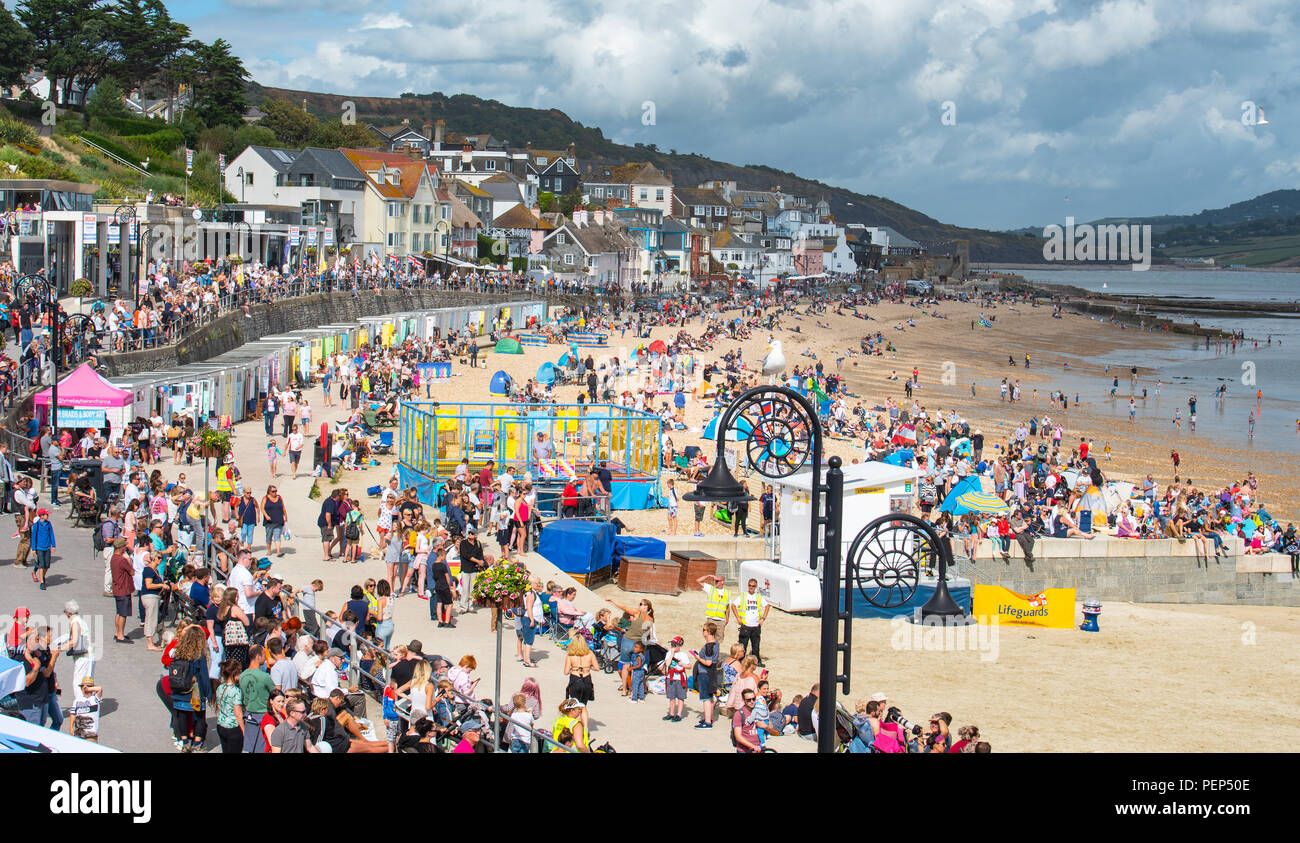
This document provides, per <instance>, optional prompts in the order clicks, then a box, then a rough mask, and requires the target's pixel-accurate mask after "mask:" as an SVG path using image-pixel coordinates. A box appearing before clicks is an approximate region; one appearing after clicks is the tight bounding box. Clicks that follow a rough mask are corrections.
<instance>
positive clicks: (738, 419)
mask: <svg viewBox="0 0 1300 843" xmlns="http://www.w3.org/2000/svg"><path fill="white" fill-rule="evenodd" d="M721 418H722V414H721V413H719V414H718V415H716V416H714V417H713V418H711V419H709V423H708V424H706V425H704V438H705V439H715V438H717V431H718V420H719V419H721ZM753 430H754V426H753V425H752V424H750V423H749V420H748V419H746V418H745V417H744V416H735V417H734V418H732V420H731V431H730V432H729V433H728V434H727V437H728V438H729V439H733V440H735V439H748V438H749V434H750V433H752V432H753Z"/></svg>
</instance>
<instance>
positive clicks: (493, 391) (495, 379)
mask: <svg viewBox="0 0 1300 843" xmlns="http://www.w3.org/2000/svg"><path fill="white" fill-rule="evenodd" d="M510 383H511V380H510V376H509V375H507V374H506V373H505V372H497V373H496V374H495V375H493V376H492V380H491V381H490V382H489V383H488V394H489V395H495V396H498V397H501V396H506V395H509V394H510Z"/></svg>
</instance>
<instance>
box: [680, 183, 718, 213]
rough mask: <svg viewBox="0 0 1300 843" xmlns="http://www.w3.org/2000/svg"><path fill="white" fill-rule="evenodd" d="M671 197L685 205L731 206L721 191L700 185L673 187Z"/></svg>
mask: <svg viewBox="0 0 1300 843" xmlns="http://www.w3.org/2000/svg"><path fill="white" fill-rule="evenodd" d="M673 199H676V200H678V201H679V202H681V203H682V204H683V205H685V206H687V207H693V206H695V205H721V206H722V207H724V208H730V207H731V203H730V202H728V201H727V200H726V199H724V198H723V197H722V192H721V191H718V190H711V189H704V188H700V187H675V188H673Z"/></svg>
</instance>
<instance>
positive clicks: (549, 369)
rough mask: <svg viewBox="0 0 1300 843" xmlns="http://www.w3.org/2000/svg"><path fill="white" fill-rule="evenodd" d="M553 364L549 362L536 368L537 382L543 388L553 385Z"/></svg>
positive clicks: (554, 376) (554, 375)
mask: <svg viewBox="0 0 1300 843" xmlns="http://www.w3.org/2000/svg"><path fill="white" fill-rule="evenodd" d="M555 378H556V374H555V364H554V363H552V362H550V361H549V360H548V361H547V362H545V363H543V364H542V365H540V366H538V367H537V382H538V383H540V384H542V385H543V386H550V385H551V384H553V383H555Z"/></svg>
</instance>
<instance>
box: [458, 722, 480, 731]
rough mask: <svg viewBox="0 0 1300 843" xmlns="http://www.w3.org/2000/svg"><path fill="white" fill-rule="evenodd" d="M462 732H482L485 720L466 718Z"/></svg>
mask: <svg viewBox="0 0 1300 843" xmlns="http://www.w3.org/2000/svg"><path fill="white" fill-rule="evenodd" d="M460 730H461V731H462V732H481V731H483V722H482V721H481V720H466V721H465V722H464V724H462V725H461V727H460Z"/></svg>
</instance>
